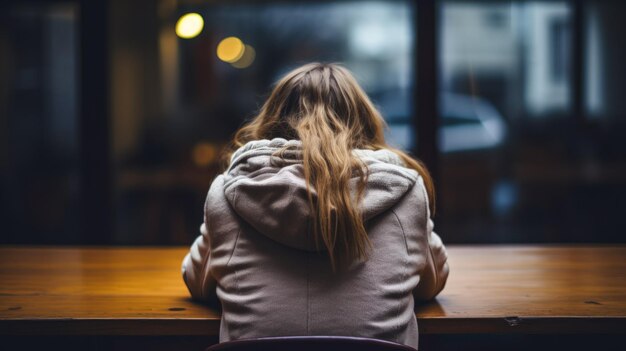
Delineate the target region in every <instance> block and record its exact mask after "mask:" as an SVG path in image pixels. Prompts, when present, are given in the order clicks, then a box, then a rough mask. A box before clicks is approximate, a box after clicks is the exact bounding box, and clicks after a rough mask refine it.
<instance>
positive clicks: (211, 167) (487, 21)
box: [0, 0, 626, 245]
mask: <svg viewBox="0 0 626 351" xmlns="http://www.w3.org/2000/svg"><path fill="white" fill-rule="evenodd" d="M624 13H626V3H625V2H624V1H609V0H570V1H565V0H563V1H547V0H546V1H532V2H531V1H496V0H494V1H451V0H449V1H430V0H412V1H409V0H404V1H403V0H397V1H389V0H384V1H383V0H378V1H355V0H354V1H285V0H282V1H278V0H277V1H266V0H263V1H252V0H250V1H235V0H211V1H209V0H205V1H200V0H186V1H183V0H178V1H177V0H132V1H127V0H110V1H104V0H76V1H52V0H49V1H42V0H40V1H30V0H20V1H4V2H2V5H0V174H1V176H0V177H1V178H0V197H1V202H2V212H1V217H0V220H1V221H2V226H1V229H0V231H1V234H0V243H1V244H123V245H146V244H149V245H171V244H184V245H187V244H189V243H190V242H191V240H192V239H193V238H194V237H195V236H196V235H198V234H199V233H198V227H199V225H200V222H201V221H202V205H203V202H204V198H205V195H206V192H207V190H208V187H209V185H210V183H211V181H212V179H213V178H214V177H215V175H216V174H217V172H219V171H220V168H219V166H220V165H219V158H220V157H219V156H220V152H221V149H222V148H223V146H224V145H225V144H226V143H227V142H228V140H229V139H230V137H231V136H232V134H233V132H234V131H235V130H236V129H237V128H238V127H239V126H240V125H241V124H242V123H243V122H244V121H245V120H246V119H247V118H250V117H252V116H253V115H254V112H255V110H256V109H257V108H258V107H259V106H260V104H261V103H262V102H263V100H264V98H265V97H266V96H267V93H268V92H269V89H270V86H271V84H272V83H273V82H274V81H275V80H276V79H277V78H279V77H280V76H281V75H282V74H284V73H285V72H287V71H288V70H290V69H292V68H295V67H297V66H299V65H301V64H303V63H307V62H310V61H326V62H341V63H343V64H344V65H345V66H346V67H348V68H349V69H350V70H352V72H354V74H355V75H356V77H357V79H358V80H359V82H360V83H361V84H362V85H363V87H364V88H365V90H366V91H367V92H368V94H369V95H370V97H371V98H372V99H373V101H374V102H375V104H376V105H377V106H378V107H379V108H380V110H381V112H382V113H383V115H384V116H385V118H386V120H387V123H388V124H389V129H388V131H387V136H388V139H389V142H390V143H391V144H393V145H395V146H398V147H400V148H403V149H405V150H407V151H409V152H411V153H412V154H413V155H415V156H416V157H419V158H421V159H423V160H424V161H425V162H426V163H427V165H428V166H429V168H430V169H431V170H432V172H433V175H434V177H435V182H436V186H437V190H438V211H437V215H436V217H435V218H436V220H435V223H436V230H437V231H438V232H439V233H440V234H441V236H442V237H443V238H444V240H445V241H446V242H448V243H546V242H548V243H573V242H576V243H578V242H592V243H614V242H620V243H623V242H626V240H625V236H624V235H621V234H622V233H623V232H624V228H626V200H625V199H626V39H625V37H624V36H625V35H626V21H624V20H623V14H624ZM187 14H195V15H191V16H185V15H187Z"/></svg>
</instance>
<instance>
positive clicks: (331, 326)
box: [182, 138, 448, 348]
mask: <svg viewBox="0 0 626 351" xmlns="http://www.w3.org/2000/svg"><path fill="white" fill-rule="evenodd" d="M285 147H289V148H288V150H287V151H286V152H284V153H283V155H282V157H278V156H276V155H275V153H276V152H277V151H279V150H281V149H283V148H285ZM353 152H354V154H355V155H356V156H357V157H360V158H361V160H363V162H364V163H365V165H366V166H367V168H368V174H369V175H368V178H367V183H366V187H365V192H364V195H363V198H362V200H361V202H360V204H359V210H360V213H361V214H362V216H363V219H364V223H365V228H366V231H367V234H368V236H369V239H370V241H371V243H372V249H371V250H370V252H369V254H368V257H367V258H366V259H362V260H357V261H355V262H352V263H351V264H349V265H348V267H345V268H343V269H339V270H336V271H334V270H333V269H332V266H331V264H330V259H329V256H328V253H327V251H326V249H325V246H324V245H323V244H318V243H316V240H315V237H314V235H313V234H312V233H311V232H310V228H311V222H312V221H313V220H314V218H312V212H311V208H310V205H309V200H308V193H307V186H306V181H305V179H304V171H303V165H302V161H301V157H300V156H301V142H300V141H298V140H285V139H281V138H276V139H272V140H256V141H251V142H249V143H247V144H246V145H244V146H242V147H241V148H239V149H238V150H236V151H235V152H234V153H233V155H232V157H231V163H230V166H229V168H228V169H227V170H226V171H225V172H224V173H223V174H220V175H219V176H218V177H217V178H216V179H215V180H214V181H213V183H212V185H211V187H210V189H209V193H208V195H207V199H206V203H205V207H204V223H203V224H202V225H201V226H200V231H201V235H200V236H199V237H198V238H197V239H196V241H195V242H194V244H193V245H192V247H191V250H190V252H189V254H188V255H187V256H186V257H185V259H184V260H183V265H182V271H183V279H184V281H185V283H186V285H187V287H188V289H189V291H190V293H191V296H192V297H193V298H194V299H197V300H204V301H213V302H216V303H220V304H221V307H222V317H221V324H220V342H223V341H229V340H236V339H247V338H258V337H268V336H290V335H291V336H294V335H300V336H302V335H344V336H358V337H370V338H377V339H383V340H389V341H394V342H398V343H402V344H406V345H408V346H412V347H415V348H417V344H418V328H417V321H416V318H415V312H414V303H415V301H416V300H429V299H432V298H433V297H435V296H436V295H437V294H438V293H439V292H440V291H441V290H442V289H443V287H444V285H445V282H446V279H447V276H448V265H447V262H446V261H447V256H446V251H445V248H444V246H443V244H442V242H441V239H440V238H439V237H438V236H437V234H435V233H434V232H433V223H432V221H431V219H430V214H429V210H428V197H427V194H426V189H425V187H424V183H423V180H422V178H421V176H420V175H419V174H418V173H417V172H416V171H415V170H412V169H409V168H406V167H405V165H404V163H403V161H402V159H401V158H400V157H399V156H398V155H397V154H395V153H394V152H392V151H390V150H386V149H381V150H376V151H373V150H360V149H358V150H354V151H353ZM356 184H357V179H356V178H355V179H352V180H351V183H350V186H351V189H353V191H355V190H354V189H356ZM312 194H313V196H314V197H315V192H314V190H312ZM320 242H321V241H320Z"/></svg>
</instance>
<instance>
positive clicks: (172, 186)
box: [111, 1, 414, 244]
mask: <svg viewBox="0 0 626 351" xmlns="http://www.w3.org/2000/svg"><path fill="white" fill-rule="evenodd" d="M137 7H142V5H133V2H123V1H116V2H114V3H113V9H112V15H111V17H112V18H111V20H112V21H114V23H115V27H114V28H113V29H112V30H113V33H112V51H113V54H112V70H113V79H112V90H111V91H112V100H113V101H112V110H113V116H112V118H113V129H114V132H113V148H114V150H113V153H114V161H115V165H116V169H117V171H116V174H117V179H116V183H115V184H116V189H117V191H116V197H117V203H118V205H117V206H116V209H117V241H119V242H127V243H135V242H139V243H141V242H146V243H150V242H161V243H168V242H170V243H181V244H182V243H185V244H187V243H188V241H189V238H191V237H193V236H195V235H196V234H197V225H198V223H199V221H200V220H201V219H202V218H201V217H202V216H201V213H199V212H200V211H199V210H200V209H201V208H202V203H203V200H204V194H205V191H206V190H207V189H208V186H209V184H210V181H211V179H212V178H213V176H214V175H215V173H216V171H217V169H218V161H219V157H217V155H219V150H220V148H221V147H223V145H224V143H225V142H227V141H228V139H229V138H230V137H231V135H232V133H233V132H234V131H235V130H236V129H237V128H238V127H239V126H240V125H241V124H242V123H243V121H244V120H245V119H246V118H250V117H251V116H252V115H253V113H254V111H255V110H256V109H257V108H258V107H259V104H260V103H261V102H262V101H263V99H264V97H265V96H264V94H266V93H267V92H268V91H269V89H270V86H271V84H272V83H273V82H275V81H276V80H277V79H278V78H279V77H280V76H281V75H282V74H284V73H286V72H287V71H289V70H291V69H293V68H295V67H296V66H299V65H301V64H304V63H307V62H310V61H327V62H328V61H330V62H340V63H343V64H344V65H345V66H346V67H348V68H349V69H350V70H351V71H353V72H354V74H355V76H356V77H357V79H358V80H359V82H360V83H361V84H362V86H363V87H364V88H365V90H366V92H367V93H368V94H369V95H370V97H371V98H372V100H373V101H374V103H375V104H376V105H377V106H378V107H379V108H380V110H381V112H382V113H383V115H384V116H385V118H386V120H387V122H388V124H389V127H390V128H389V130H388V138H389V141H390V142H391V143H392V144H393V145H395V146H397V147H401V148H405V149H411V148H412V147H413V145H414V136H413V127H412V126H411V123H412V122H411V121H412V117H411V114H412V104H411V89H412V85H413V78H412V76H413V74H412V69H413V68H412V62H413V56H412V55H413V53H412V45H411V44H412V41H413V39H412V38H413V33H412V28H413V25H412V23H411V18H412V17H411V16H412V14H411V11H412V9H411V2H410V1H391V2H388V1H364V2H313V3H307V2H303V3H299V4H292V3H286V2H276V3H272V2H270V3H267V2H263V3H262V4H256V3H245V4H232V3H230V2H227V1H224V2H193V3H182V4H179V5H177V3H176V2H172V1H162V2H161V3H160V5H159V10H158V11H156V9H155V10H154V13H158V14H159V18H158V20H155V21H146V22H143V23H134V22H133V21H130V20H129V19H132V16H129V15H128V14H129V13H134V12H137V13H139V12H141V13H150V12H148V11H147V9H145V8H141V9H140V8H137ZM187 13H197V14H198V15H199V16H201V17H202V18H203V19H204V27H203V28H202V31H201V32H200V34H198V35H197V36H196V37H193V38H190V39H181V38H179V37H178V36H177V34H176V22H177V21H178V20H179V19H180V18H181V16H182V15H184V14H187Z"/></svg>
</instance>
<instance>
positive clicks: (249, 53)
mask: <svg viewBox="0 0 626 351" xmlns="http://www.w3.org/2000/svg"><path fill="white" fill-rule="evenodd" d="M255 57H256V51H254V48H253V47H252V46H250V45H247V44H246V46H245V48H244V51H243V55H241V57H240V58H239V60H237V61H235V62H233V63H231V65H232V66H233V67H235V68H247V67H250V65H251V64H252V62H254V58H255Z"/></svg>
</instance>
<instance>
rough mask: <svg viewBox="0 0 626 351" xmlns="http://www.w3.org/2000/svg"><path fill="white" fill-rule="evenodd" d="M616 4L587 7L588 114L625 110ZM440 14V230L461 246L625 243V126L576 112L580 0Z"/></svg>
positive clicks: (467, 5)
mask: <svg viewBox="0 0 626 351" xmlns="http://www.w3.org/2000/svg"><path fill="white" fill-rule="evenodd" d="M609 3H610V4H612V5H608V4H609ZM615 4H616V2H608V1H607V2H606V8H602V6H601V5H595V2H594V5H593V7H594V8H595V9H596V12H591V13H587V11H585V12H584V13H585V14H586V15H585V16H586V17H587V18H588V20H585V21H583V22H584V24H582V25H584V26H585V28H584V30H583V31H582V32H585V33H588V34H587V35H585V37H587V39H586V40H585V41H584V43H583V51H584V56H585V57H583V58H582V60H583V61H582V62H586V76H587V77H586V78H585V79H584V80H585V82H583V86H582V87H578V89H584V91H585V92H586V93H585V95H583V96H586V99H587V102H586V106H587V107H586V109H587V111H588V112H591V111H592V110H593V111H605V112H606V113H604V116H608V115H611V116H614V115H619V117H621V118H623V117H624V112H625V110H624V108H623V104H624V99H623V98H618V97H617V95H619V94H621V93H617V91H618V89H620V87H622V86H623V85H624V82H623V79H622V78H621V77H623V76H624V74H623V72H624V68H623V64H622V63H621V62H622V61H623V57H624V55H623V53H624V45H623V44H622V42H623V40H621V39H619V38H618V37H619V35H618V34H616V33H623V32H625V31H626V28H625V25H624V21H622V20H620V19H619V16H616V15H613V14H615V13H619V12H620V11H617V10H618V8H619V7H620V5H615ZM621 7H623V6H621ZM440 14H441V18H440V19H441V22H440V25H441V27H440V29H441V38H440V48H441V52H440V53H441V65H440V67H441V72H440V79H441V113H442V115H441V126H440V130H439V132H440V152H441V154H440V158H441V170H440V171H441V172H440V173H441V176H442V178H441V180H440V183H439V191H440V193H439V195H440V199H441V201H440V204H441V206H440V208H439V210H440V212H439V213H440V219H439V223H438V225H439V228H440V229H439V230H440V232H441V233H442V234H443V235H444V236H445V237H446V238H448V241H449V242H611V241H624V238H623V236H622V235H621V232H622V228H623V226H624V225H625V224H626V221H625V219H624V216H623V213H624V211H625V210H626V206H625V202H624V201H623V200H622V199H624V196H626V186H625V185H626V173H625V170H626V162H625V160H626V158H625V157H624V155H625V154H626V153H625V151H626V143H623V142H622V141H621V139H622V137H620V135H623V134H624V132H625V130H624V126H623V124H622V125H617V124H613V125H612V127H611V128H602V127H599V126H598V127H594V126H593V125H591V124H587V123H586V122H584V121H585V118H584V116H579V115H576V114H575V110H577V109H575V108H574V107H575V106H576V104H579V103H580V102H577V101H576V102H575V101H573V100H572V96H573V95H574V89H576V88H577V87H575V86H573V80H572V75H571V72H573V67H572V62H574V60H573V55H574V50H573V48H574V46H573V44H574V40H579V39H576V38H573V36H572V33H574V32H575V31H574V30H573V26H574V23H573V19H574V18H573V17H574V16H573V8H572V6H571V3H570V2H568V1H541V2H526V1H488V2H487V1H480V2H479V1H472V2H465V1H464V2H457V1H444V2H443V3H442V6H441V8H440ZM594 21H595V22H594ZM616 36H617V37H616ZM603 43H607V44H606V45H604V46H603ZM608 43H611V45H610V46H611V48H609V45H608ZM613 46H615V47H616V48H613ZM620 57H621V59H620ZM602 70H606V71H604V72H598V71H602ZM618 77H620V78H618ZM609 89H613V90H615V91H616V92H615V94H616V95H610V94H609V95H607V94H605V93H606V90H609ZM623 90H624V89H621V90H619V91H623ZM622 95H623V94H622ZM618 100H619V101H618ZM594 109H595V110H594ZM610 111H612V112H610Z"/></svg>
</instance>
